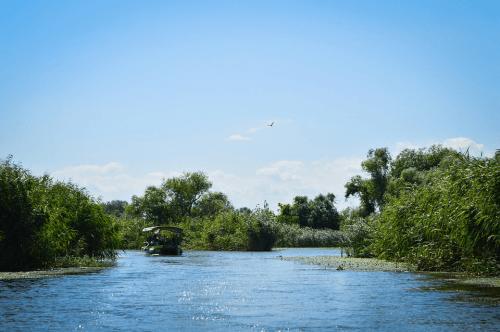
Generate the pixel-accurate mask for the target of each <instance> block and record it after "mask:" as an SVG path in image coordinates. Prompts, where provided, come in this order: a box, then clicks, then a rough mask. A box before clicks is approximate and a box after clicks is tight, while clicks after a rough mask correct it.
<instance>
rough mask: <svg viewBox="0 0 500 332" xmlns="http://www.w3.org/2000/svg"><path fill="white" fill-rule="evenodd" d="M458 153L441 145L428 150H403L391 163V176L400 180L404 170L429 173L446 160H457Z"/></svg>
mask: <svg viewBox="0 0 500 332" xmlns="http://www.w3.org/2000/svg"><path fill="white" fill-rule="evenodd" d="M459 155H460V154H459V153H458V152H457V151H455V150H453V149H449V148H445V147H443V146H441V145H433V146H431V147H430V148H428V149H425V148H423V149H418V150H415V149H405V150H403V151H401V152H400V153H399V155H398V156H397V157H396V159H395V160H394V161H393V162H392V163H391V176H392V177H393V178H400V177H401V176H402V173H403V172H404V170H406V169H410V168H412V169H415V170H416V171H429V170H431V169H433V168H435V167H438V166H439V165H440V164H441V162H442V161H443V160H445V159H446V158H450V157H453V158H458V157H459Z"/></svg>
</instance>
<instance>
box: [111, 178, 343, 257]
mask: <svg viewBox="0 0 500 332" xmlns="http://www.w3.org/2000/svg"><path fill="white" fill-rule="evenodd" d="M211 187H212V183H211V182H210V181H209V179H208V178H207V176H206V175H205V174H204V173H202V172H194V173H185V174H183V175H181V176H178V177H173V178H170V179H166V180H164V181H163V182H162V183H161V185H160V186H150V187H148V188H146V190H145V191H144V194H143V195H141V196H133V197H132V200H131V203H130V204H128V203H127V202H125V201H112V202H108V203H104V204H103V207H104V209H105V210H106V211H108V213H110V214H111V215H113V216H114V218H116V219H117V223H118V224H119V225H121V238H122V239H123V240H124V241H123V243H124V246H125V247H126V248H139V247H140V246H141V245H142V242H143V241H144V240H145V239H144V235H142V234H141V233H140V229H142V228H143V227H145V226H149V225H171V226H177V227H181V228H182V229H183V230H184V243H183V247H184V248H187V249H204V250H252V251H262V250H271V249H272V248H273V247H274V246H280V247H293V246H311V247H313V246H338V245H340V244H341V243H342V237H341V233H340V232H339V231H338V229H339V225H340V215H339V213H338V212H337V209H336V208H335V206H334V200H335V196H333V194H327V195H318V196H317V197H316V198H314V199H312V200H309V199H308V198H307V197H305V196H298V197H296V198H295V199H294V201H293V203H292V204H281V205H280V213H279V214H278V215H275V213H274V212H273V211H271V210H270V209H269V207H268V206H267V204H266V203H265V202H264V204H263V206H262V207H260V206H258V207H256V208H255V209H253V210H251V209H249V208H246V207H244V208H240V209H236V208H234V207H233V206H232V204H231V203H230V201H229V199H228V197H227V196H226V195H225V194H224V193H221V192H212V191H210V189H211Z"/></svg>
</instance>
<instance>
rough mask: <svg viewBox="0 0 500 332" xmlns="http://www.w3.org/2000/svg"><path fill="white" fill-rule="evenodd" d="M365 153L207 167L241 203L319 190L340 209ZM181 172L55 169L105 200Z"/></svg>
mask: <svg viewBox="0 0 500 332" xmlns="http://www.w3.org/2000/svg"><path fill="white" fill-rule="evenodd" d="M435 143H441V144H443V145H445V146H449V147H453V148H456V149H467V147H469V148H470V151H471V153H472V152H474V153H476V151H482V150H483V149H484V145H483V144H480V143H477V142H475V141H474V140H471V139H468V138H463V137H459V138H450V139H446V140H444V141H442V142H435ZM431 144H432V143H430V144H425V145H423V144H414V143H398V144H396V149H398V148H399V149H403V148H405V147H411V148H419V147H427V146H430V145H431ZM363 159H364V156H360V157H349V158H347V157H346V158H335V159H324V160H316V161H302V160H277V161H274V162H271V163H269V164H265V165H261V166H260V167H257V168H256V169H255V170H253V171H250V172H248V173H238V174H234V173H229V172H227V171H225V170H223V169H218V170H212V171H208V172H207V174H208V177H209V179H210V180H211V181H212V183H213V188H212V190H214V191H222V192H224V193H225V194H227V195H228V197H229V199H230V200H231V201H232V202H233V204H234V205H235V206H236V207H241V206H247V207H250V208H253V207H255V206H256V205H257V204H260V205H262V203H263V202H264V200H266V201H267V202H268V203H269V204H270V206H271V208H273V209H276V208H277V204H278V203H280V202H283V203H285V202H291V201H292V199H293V197H295V196H297V195H306V196H309V197H314V196H316V195H318V194H320V193H328V192H331V193H334V194H335V196H336V197H337V204H338V207H339V208H340V209H342V208H344V207H346V206H352V205H353V204H355V203H356V202H357V200H355V199H351V200H349V201H346V200H345V199H344V193H345V188H344V184H345V183H346V182H347V181H348V180H349V179H350V178H351V177H352V176H354V175H358V174H362V169H361V162H362V160H363ZM181 174H182V173H181V172H178V171H174V170H170V171H154V172H153V171H152V172H148V173H144V174H139V175H133V174H132V173H130V172H129V170H128V169H127V168H126V167H125V166H123V165H122V164H120V163H117V162H110V163H106V164H102V165H78V166H70V167H65V168H63V169H60V170H57V171H55V172H53V173H52V175H53V176H54V177H55V178H58V179H61V180H70V179H71V180H72V181H73V182H75V183H77V184H79V185H82V186H85V187H86V188H87V189H88V190H89V191H90V192H91V193H92V194H94V195H95V196H100V197H102V198H103V199H104V200H112V199H124V200H130V198H131V196H132V195H138V194H142V193H144V190H145V188H146V187H147V186H150V185H159V184H160V183H161V180H162V179H164V178H170V177H172V176H179V175H181Z"/></svg>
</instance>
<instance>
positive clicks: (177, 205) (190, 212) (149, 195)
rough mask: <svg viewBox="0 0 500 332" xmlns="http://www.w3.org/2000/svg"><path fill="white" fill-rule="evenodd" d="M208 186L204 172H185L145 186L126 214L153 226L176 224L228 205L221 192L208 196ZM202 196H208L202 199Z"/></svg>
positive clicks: (209, 184)
mask: <svg viewBox="0 0 500 332" xmlns="http://www.w3.org/2000/svg"><path fill="white" fill-rule="evenodd" d="M211 186H212V183H211V182H210V181H209V180H208V178H207V176H206V175H205V174H204V173H202V172H195V173H185V174H183V175H182V176H179V177H174V178H170V179H167V180H165V181H163V183H162V184H161V185H160V186H159V187H154V186H151V187H148V188H147V189H146V191H145V192H144V195H143V196H133V197H132V202H131V204H130V206H129V207H128V208H127V212H128V213H130V214H131V215H133V216H136V217H140V218H144V219H146V220H149V221H151V222H153V223H154V224H167V223H178V222H180V221H182V220H183V219H184V218H186V217H191V216H194V212H195V211H196V212H197V213H202V212H201V211H204V212H206V213H212V212H213V210H216V209H217V208H218V207H217V205H218V204H219V205H220V207H222V206H224V205H227V204H228V203H229V202H228V201H227V198H226V197H225V195H223V194H221V193H211V194H209V193H208V190H209V189H210V188H211ZM204 195H208V196H209V197H206V198H205V199H203V200H202V197H204ZM224 200H225V201H224ZM200 202H201V206H199V207H197V204H198V203H200ZM204 212H203V213H204Z"/></svg>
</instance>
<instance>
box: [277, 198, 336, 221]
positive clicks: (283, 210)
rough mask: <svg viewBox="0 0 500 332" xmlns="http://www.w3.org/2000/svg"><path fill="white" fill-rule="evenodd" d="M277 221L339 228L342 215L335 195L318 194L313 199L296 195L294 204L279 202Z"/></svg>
mask: <svg viewBox="0 0 500 332" xmlns="http://www.w3.org/2000/svg"><path fill="white" fill-rule="evenodd" d="M279 207H280V212H279V214H278V216H277V218H276V219H277V221H278V222H280V223H286V224H297V225H299V226H300V227H311V228H331V229H339V224H340V217H339V214H338V212H337V209H336V208H335V195H334V194H331V193H328V194H326V195H322V194H320V195H318V196H316V197H315V198H314V199H313V200H309V198H307V196H296V197H295V198H294V199H293V203H292V204H279Z"/></svg>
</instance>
